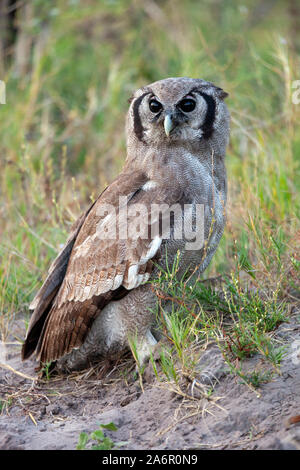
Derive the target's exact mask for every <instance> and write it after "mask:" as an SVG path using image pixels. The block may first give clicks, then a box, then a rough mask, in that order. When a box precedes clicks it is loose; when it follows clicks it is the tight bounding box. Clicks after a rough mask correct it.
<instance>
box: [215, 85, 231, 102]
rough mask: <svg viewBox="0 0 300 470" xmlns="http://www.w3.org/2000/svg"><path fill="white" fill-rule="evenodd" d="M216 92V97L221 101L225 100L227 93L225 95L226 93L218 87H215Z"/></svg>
mask: <svg viewBox="0 0 300 470" xmlns="http://www.w3.org/2000/svg"><path fill="white" fill-rule="evenodd" d="M216 91H217V95H218V97H219V98H220V99H221V100H224V99H225V98H227V96H229V95H228V93H226V91H224V90H223V89H222V88H220V87H216Z"/></svg>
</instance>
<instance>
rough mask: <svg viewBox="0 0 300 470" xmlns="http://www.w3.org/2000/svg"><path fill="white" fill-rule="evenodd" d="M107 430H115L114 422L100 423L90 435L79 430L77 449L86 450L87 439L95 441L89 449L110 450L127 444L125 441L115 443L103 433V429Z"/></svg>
mask: <svg viewBox="0 0 300 470" xmlns="http://www.w3.org/2000/svg"><path fill="white" fill-rule="evenodd" d="M105 429H106V430H108V431H117V429H118V428H117V427H116V425H115V424H114V423H108V424H100V425H99V429H97V430H96V431H94V432H92V433H91V434H90V435H89V434H87V433H86V432H81V433H80V435H79V439H78V444H77V447H76V449H77V450H86V446H87V444H88V443H89V440H92V441H95V442H96V444H93V445H92V446H91V447H90V449H91V450H111V449H113V448H119V447H122V446H124V445H125V444H127V443H126V442H117V443H115V442H114V441H113V440H112V439H111V438H110V437H107V436H106V435H105V433H104V430H105Z"/></svg>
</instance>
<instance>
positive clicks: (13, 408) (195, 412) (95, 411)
mask: <svg viewBox="0 0 300 470" xmlns="http://www.w3.org/2000/svg"><path fill="white" fill-rule="evenodd" d="M299 320H300V313H299V310H296V309H294V311H293V312H292V314H291V317H290V321H289V322H288V323H283V324H281V325H280V326H279V327H278V329H277V331H276V332H275V335H276V337H277V339H278V340H279V341H280V342H281V343H282V344H285V345H286V355H285V357H284V359H283V361H282V364H281V368H280V373H279V374H275V375H274V376H273V378H272V379H271V380H270V381H268V382H267V383H264V384H261V385H260V387H259V388H258V389H254V388H251V387H249V386H247V385H246V384H244V383H242V382H241V380H240V378H238V377H237V376H236V375H234V374H231V373H230V371H229V369H228V367H227V365H226V364H225V362H224V360H223V357H222V355H221V353H220V351H219V349H218V348H217V347H216V345H214V344H210V345H208V347H207V350H206V351H205V352H204V354H203V356H202V358H201V360H200V362H199V365H198V369H199V379H198V381H197V382H193V381H191V380H188V378H187V379H184V378H183V379H182V383H180V384H179V385H178V386H176V385H175V384H169V383H162V382H159V381H158V380H157V378H156V377H155V375H154V373H153V369H152V367H151V366H150V364H149V366H148V368H147V369H146V371H145V374H144V376H143V382H142V383H141V380H140V379H139V378H137V379H135V380H134V379H133V371H134V362H133V359H132V358H131V356H130V355H128V356H126V357H124V358H123V359H122V360H120V361H119V362H118V363H116V364H111V363H108V362H107V363H103V364H100V365H99V367H97V368H94V369H90V370H89V371H84V372H82V373H80V374H79V373H78V374H73V375H70V376H58V375H57V376H53V377H52V376H51V377H50V378H49V379H48V380H47V379H45V378H44V379H43V380H40V379H39V380H37V374H36V372H35V367H36V363H35V361H34V360H29V361H26V362H24V363H22V362H21V360H20V345H19V343H18V342H16V339H15V338H22V337H23V336H24V331H25V328H24V322H23V321H22V319H16V320H15V321H14V326H13V331H12V335H11V337H10V338H9V339H8V340H7V343H6V344H5V351H2V353H1V354H2V358H1V359H2V360H1V362H2V363H4V364H2V365H1V368H0V398H1V400H4V401H3V402H2V413H1V416H0V449H75V448H76V444H77V442H78V437H79V434H80V433H81V432H82V431H85V432H88V433H90V432H92V431H94V430H96V429H97V428H98V426H99V424H107V423H109V422H111V421H112V422H114V423H115V425H116V426H117V427H118V430H117V431H114V432H113V431H107V433H106V434H107V435H108V436H109V437H111V439H112V440H113V441H114V442H119V441H126V442H127V444H126V445H125V446H124V447H123V448H124V449H147V450H148V449H164V450H165V449H172V450H175V449H176V450H177V449H300V321H299ZM244 366H246V367H249V370H251V369H253V368H254V367H260V366H261V367H262V368H263V367H264V364H263V362H262V359H261V358H259V357H258V356H254V357H252V358H249V359H247V360H246V362H245V363H244ZM19 373H21V375H19ZM201 383H202V384H203V385H201ZM212 385H213V393H212V394H210V395H209V396H207V395H206V394H203V390H204V388H203V387H206V391H207V390H209V389H211V387H212Z"/></svg>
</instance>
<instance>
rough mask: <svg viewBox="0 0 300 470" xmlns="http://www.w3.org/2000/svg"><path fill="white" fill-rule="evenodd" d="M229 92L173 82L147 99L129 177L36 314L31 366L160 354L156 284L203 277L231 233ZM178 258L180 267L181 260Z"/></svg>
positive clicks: (78, 239) (97, 206)
mask: <svg viewBox="0 0 300 470" xmlns="http://www.w3.org/2000/svg"><path fill="white" fill-rule="evenodd" d="M226 96H227V93H225V92H224V91H223V90H222V89H221V88H219V87H217V86H215V85H213V84H212V83H210V82H207V81H205V80H202V79H193V78H186V77H180V78H178V77H177V78H167V79H164V80H160V81H157V82H154V83H152V84H150V85H148V86H145V87H143V88H141V89H139V90H137V91H136V92H135V93H134V95H133V97H132V98H131V100H130V106H129V110H128V113H127V119H126V137H127V158H126V160H125V164H124V168H123V170H122V172H121V173H120V174H119V176H118V177H117V178H116V179H115V180H114V181H113V182H112V183H111V184H110V185H109V186H108V187H107V188H106V189H105V190H104V191H103V192H102V194H100V196H99V197H98V199H97V200H96V201H95V202H94V203H93V204H92V205H91V206H90V207H89V208H88V209H87V211H86V212H85V213H84V214H83V215H82V216H81V217H80V218H79V219H78V220H77V221H76V223H75V224H74V226H73V227H72V229H71V233H70V235H69V237H68V239H67V241H66V244H65V246H64V247H63V249H62V250H61V252H60V253H59V255H58V256H57V258H56V259H55V260H54V262H53V263H52V265H51V266H50V269H49V272H48V276H47V278H46V280H45V282H44V284H43V285H42V287H41V289H40V290H39V292H38V293H37V295H36V297H35V298H34V300H33V302H32V303H31V305H30V309H31V310H32V311H33V313H32V316H31V320H30V324H29V327H28V331H27V335H26V338H25V341H24V344H23V347H22V358H23V359H27V358H28V357H30V356H31V355H32V354H33V353H35V355H36V357H37V359H38V360H39V361H40V364H43V363H47V362H52V361H56V364H57V366H58V367H59V368H61V369H63V370H69V371H70V370H75V369H80V368H83V367H86V366H87V365H88V364H89V363H90V362H92V361H95V360H98V359H99V358H103V357H110V356H114V355H115V354H118V353H120V352H122V351H125V350H126V349H128V348H129V345H130V341H131V338H135V340H136V350H137V355H138V360H139V362H140V363H143V362H145V361H146V360H147V358H148V357H149V354H150V352H151V350H152V348H153V346H154V345H155V344H156V338H155V336H154V334H153V325H154V322H155V318H154V313H153V312H154V311H155V306H156V301H157V298H156V295H155V292H154V291H153V289H152V288H151V281H152V280H153V279H155V278H156V277H157V276H158V273H159V270H160V269H161V268H165V267H166V266H167V265H172V263H173V262H174V260H175V259H178V272H177V276H183V275H185V274H186V273H193V272H197V273H201V272H203V271H204V270H205V268H206V267H207V266H208V264H209V262H210V260H211V258H212V256H213V254H214V253H215V251H216V248H217V246H218V243H219V241H220V238H221V236H222V233H223V229H224V225H225V204H226V193H227V178H226V169H225V164H224V158H225V152H226V146H227V144H228V140H229V124H230V118H229V112H228V109H227V106H226V104H225V103H224V98H225V97H226ZM176 257H177V258H176Z"/></svg>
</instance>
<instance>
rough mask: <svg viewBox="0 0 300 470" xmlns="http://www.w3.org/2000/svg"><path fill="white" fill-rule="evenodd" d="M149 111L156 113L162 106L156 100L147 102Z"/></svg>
mask: <svg viewBox="0 0 300 470" xmlns="http://www.w3.org/2000/svg"><path fill="white" fill-rule="evenodd" d="M149 109H150V111H151V113H158V112H159V111H160V110H161V109H162V104H161V103H160V102H159V101H157V100H151V101H150V102H149Z"/></svg>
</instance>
